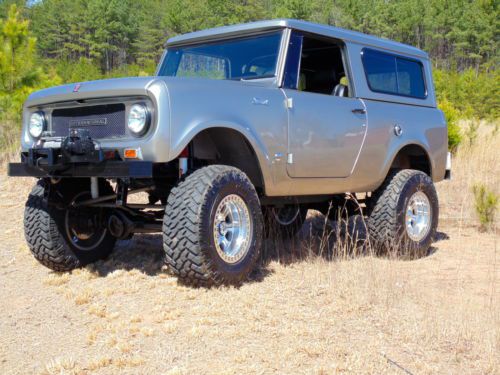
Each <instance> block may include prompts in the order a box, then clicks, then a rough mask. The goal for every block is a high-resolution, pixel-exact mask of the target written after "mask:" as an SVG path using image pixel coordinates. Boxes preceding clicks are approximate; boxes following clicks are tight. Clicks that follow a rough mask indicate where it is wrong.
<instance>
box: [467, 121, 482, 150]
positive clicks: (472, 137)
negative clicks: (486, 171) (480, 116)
mask: <svg viewBox="0 0 500 375" xmlns="http://www.w3.org/2000/svg"><path fill="white" fill-rule="evenodd" d="M478 129H479V121H477V120H472V121H471V122H470V123H469V126H468V127H467V130H466V131H465V136H466V137H467V139H468V140H469V147H472V145H474V143H475V142H476V139H477V136H478Z"/></svg>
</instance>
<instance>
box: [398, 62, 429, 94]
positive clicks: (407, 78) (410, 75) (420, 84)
mask: <svg viewBox="0 0 500 375" xmlns="http://www.w3.org/2000/svg"><path fill="white" fill-rule="evenodd" d="M396 64H397V70H398V85H399V90H398V92H399V93H400V94H403V95H408V96H413V97H415V98H425V96H426V94H425V84H424V76H423V73H422V65H421V64H420V63H419V62H417V61H412V60H406V59H401V58H397V59H396Z"/></svg>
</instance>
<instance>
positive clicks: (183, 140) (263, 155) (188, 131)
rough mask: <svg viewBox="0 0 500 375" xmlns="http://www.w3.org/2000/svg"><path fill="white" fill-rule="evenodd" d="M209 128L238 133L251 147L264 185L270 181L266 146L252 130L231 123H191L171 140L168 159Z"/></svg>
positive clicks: (176, 155) (178, 153)
mask: <svg viewBox="0 0 500 375" xmlns="http://www.w3.org/2000/svg"><path fill="white" fill-rule="evenodd" d="M211 128H226V129H231V130H235V131H237V132H238V133H240V134H241V135H242V136H243V137H244V138H245V139H246V140H247V141H248V143H249V144H250V145H251V147H252V149H253V151H254V152H255V155H256V156H257V159H258V161H259V164H260V165H259V167H260V170H261V172H262V177H263V179H264V184H266V181H270V180H271V179H272V173H271V164H272V163H271V158H270V155H269V151H268V149H267V147H266V145H265V144H264V143H263V142H262V141H261V140H260V138H259V137H258V136H257V135H256V134H255V131H254V130H253V128H251V127H249V126H245V125H241V124H240V123H237V122H233V121H222V120H219V121H204V122H195V121H193V122H191V123H190V124H188V125H186V126H185V127H183V132H182V133H181V135H180V136H179V137H177V138H176V139H172V140H171V141H172V142H171V147H170V156H169V159H170V160H173V159H175V158H177V157H178V156H179V155H180V153H181V152H182V151H183V150H184V149H185V148H186V146H187V145H188V144H189V142H191V141H192V140H193V139H194V138H195V137H196V136H197V135H198V134H199V133H201V132H202V131H204V130H207V129H211Z"/></svg>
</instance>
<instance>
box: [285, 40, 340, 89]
mask: <svg viewBox="0 0 500 375" xmlns="http://www.w3.org/2000/svg"><path fill="white" fill-rule="evenodd" d="M283 86H284V87H286V88H289V89H294V90H298V91H304V92H311V93H317V94H325V95H336V96H349V88H348V81H347V77H346V73H345V69H344V64H343V60H342V46H341V45H340V43H338V42H335V41H331V40H327V39H323V38H315V37H312V36H308V35H300V34H299V33H296V32H294V33H293V34H292V36H291V39H290V45H289V47H288V56H287V63H286V67H285V76H284V83H283Z"/></svg>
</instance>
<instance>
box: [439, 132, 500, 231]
mask: <svg viewBox="0 0 500 375" xmlns="http://www.w3.org/2000/svg"><path fill="white" fill-rule="evenodd" d="M467 126H468V125H467V124H466V123H465V124H463V127H464V128H465V127H467ZM498 126H499V124H498V123H497V124H488V123H483V124H481V126H480V127H479V130H478V133H479V134H478V139H477V140H476V141H475V142H474V143H473V144H472V146H469V144H468V140H467V139H464V141H463V146H462V147H460V148H459V150H458V152H457V154H456V155H455V156H454V158H453V166H452V168H453V171H452V178H453V181H452V182H451V183H445V184H439V185H438V192H439V200H440V204H441V217H442V218H450V219H455V220H459V221H460V222H461V223H464V224H469V223H470V221H471V220H473V221H474V223H475V224H477V221H476V216H475V212H474V197H473V194H472V187H473V186H474V184H476V183H478V182H481V183H483V184H485V185H486V186H487V187H488V188H489V189H490V190H492V191H493V192H495V193H496V194H500V185H499V182H500V181H499V176H500V134H499V132H498ZM497 224H498V223H497Z"/></svg>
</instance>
